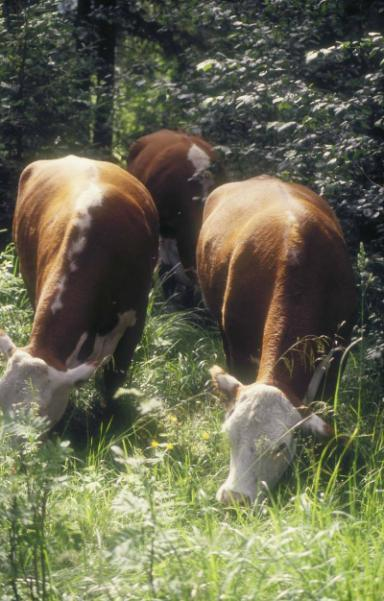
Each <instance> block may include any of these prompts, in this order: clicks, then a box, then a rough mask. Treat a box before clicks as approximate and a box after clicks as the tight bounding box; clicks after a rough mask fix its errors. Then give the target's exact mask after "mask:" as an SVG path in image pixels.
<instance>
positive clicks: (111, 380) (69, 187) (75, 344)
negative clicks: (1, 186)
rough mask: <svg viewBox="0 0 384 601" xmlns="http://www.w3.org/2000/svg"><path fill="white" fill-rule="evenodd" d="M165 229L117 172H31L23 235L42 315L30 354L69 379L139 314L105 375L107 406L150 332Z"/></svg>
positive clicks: (145, 196) (19, 217) (19, 225)
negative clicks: (127, 318) (124, 320)
mask: <svg viewBox="0 0 384 601" xmlns="http://www.w3.org/2000/svg"><path fill="white" fill-rule="evenodd" d="M92 203H94V205H93V206H92ZM157 221H158V217H157V211H156V208H155V206H154V203H153V201H152V199H151V197H150V195H149V193H148V191H147V190H146V189H145V188H144V186H143V185H142V184H141V183H140V182H139V181H137V180H136V179H135V178H134V177H133V176H132V175H130V174H128V173H127V172H125V171H124V170H123V169H120V168H119V167H117V166H116V165H113V164H111V163H107V162H102V161H93V160H89V159H85V158H79V157H75V156H68V157H65V158H62V159H56V160H47V161H37V162H35V163H32V164H31V165H29V166H28V167H27V168H26V169H25V170H24V171H23V173H22V175H21V178H20V183H19V192H18V198H17V203H16V209H15V215H14V223H13V235H14V240H15V244H16V249H17V252H18V256H19V259H20V270H21V273H22V275H23V278H24V281H25V284H26V286H27V289H28V292H29V295H30V298H31V301H32V303H33V305H34V307H35V316H34V321H33V327H32V334H31V338H30V343H29V345H28V347H27V348H26V350H27V351H28V352H29V353H30V354H31V355H32V356H33V357H39V358H42V359H44V360H45V361H46V362H47V363H48V365H50V366H52V367H55V368H56V369H59V370H65V369H67V368H70V367H72V366H73V365H76V364H78V363H80V362H84V361H86V360H87V358H88V357H89V356H91V355H92V352H93V351H94V345H95V340H96V336H106V335H108V333H109V332H111V330H112V329H113V328H114V327H115V326H116V324H117V322H118V316H119V314H123V313H124V312H126V311H130V310H133V311H134V312H135V316H136V317H135V320H136V321H135V323H134V324H132V326H130V327H128V328H126V330H125V333H123V335H122V338H121V339H120V342H119V344H118V345H117V348H116V350H115V352H114V359H115V361H114V363H112V365H109V366H107V368H106V372H105V384H106V395H107V397H108V396H111V395H112V394H113V393H114V392H115V390H116V388H117V386H119V385H120V383H121V380H122V378H123V377H124V372H125V370H126V368H127V366H128V364H129V362H130V359H131V357H132V354H133V351H134V348H135V345H136V344H137V342H138V340H139V338H140V336H141V333H142V329H143V325H144V319H145V313H146V306H147V298H148V292H149V289H150V285H151V275H152V271H153V268H154V266H155V264H156V261H157V249H158V223H157ZM85 334H86V336H85V340H84V343H83V344H79V340H80V338H81V336H82V335H85Z"/></svg>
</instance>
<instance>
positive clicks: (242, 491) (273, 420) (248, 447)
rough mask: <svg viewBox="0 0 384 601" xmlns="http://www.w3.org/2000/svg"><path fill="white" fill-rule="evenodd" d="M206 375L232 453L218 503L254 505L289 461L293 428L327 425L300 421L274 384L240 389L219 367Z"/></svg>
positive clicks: (312, 420)
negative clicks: (221, 400)
mask: <svg viewBox="0 0 384 601" xmlns="http://www.w3.org/2000/svg"><path fill="white" fill-rule="evenodd" d="M210 371H211V376H212V378H213V380H214V382H215V384H216V386H217V387H218V389H219V390H220V391H221V392H222V393H223V395H224V397H225V399H226V408H227V414H226V418H225V422H224V427H223V430H224V431H225V432H226V433H227V434H228V437H229V441H230V449H231V457H230V467H229V475H228V478H227V480H226V481H225V482H224V484H223V485H222V486H221V487H220V489H219V491H218V493H217V499H218V501H220V502H222V503H224V504H231V503H233V502H241V503H244V502H247V503H249V502H251V503H253V502H254V501H255V500H260V499H261V498H262V497H263V496H265V493H266V492H267V491H268V490H270V489H272V488H273V487H274V485H275V484H276V483H277V482H278V481H279V479H280V478H281V476H282V475H283V473H284V472H285V470H286V469H287V467H288V466H289V464H290V463H291V461H292V459H293V457H294V455H295V439H294V432H295V428H296V427H297V426H299V425H301V424H303V425H304V424H305V426H306V427H308V428H309V429H312V430H318V433H319V432H320V431H321V429H322V428H323V426H324V428H326V427H327V426H326V424H325V423H324V422H323V421H322V420H321V418H319V417H318V416H310V417H309V418H307V419H306V420H303V418H302V416H301V415H300V413H299V412H298V410H297V409H296V408H295V407H294V406H293V405H292V403H291V402H290V401H289V400H288V398H287V397H286V396H285V395H284V394H283V393H282V392H281V391H280V390H279V389H278V388H276V387H275V386H269V385H266V384H257V383H255V384H250V385H248V386H243V385H242V384H241V383H240V382H239V381H238V380H237V379H236V378H234V377H233V376H230V375H229V374H227V373H225V372H224V371H223V370H222V369H220V368H219V367H217V366H215V367H213V368H212V369H211V370H210ZM328 431H329V428H328V429H327V433H328ZM325 433H326V432H325V429H324V434H325Z"/></svg>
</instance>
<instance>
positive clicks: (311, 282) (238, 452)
mask: <svg viewBox="0 0 384 601" xmlns="http://www.w3.org/2000/svg"><path fill="white" fill-rule="evenodd" d="M197 269H198V276H199V280H200V285H201V289H202V293H203V296H204V298H205V300H206V303H207V305H208V307H209V308H210V310H211V312H212V313H213V315H214V317H215V318H216V320H217V321H218V323H219V326H220V328H221V332H222V336H223V341H224V347H225V353H226V358H227V363H228V368H229V371H230V374H231V375H229V374H226V373H225V372H224V371H223V370H221V369H220V368H218V367H214V368H213V369H212V370H211V375H212V377H213V380H214V382H215V384H216V386H217V387H218V388H219V389H220V390H221V391H222V392H223V393H224V395H225V397H226V400H227V409H228V413H227V416H226V420H225V426H224V429H225V430H226V431H227V432H228V434H229V438H230V443H231V461H230V471H229V476H228V478H227V480H226V482H225V484H224V485H223V486H222V487H221V488H220V490H219V492H218V499H219V500H220V501H222V502H224V503H226V502H230V501H231V500H234V499H239V500H241V499H245V498H247V499H250V500H251V501H254V500H255V499H256V498H257V497H258V496H259V494H260V493H261V494H262V489H263V487H264V488H265V486H266V487H268V488H270V487H272V486H273V485H274V483H275V482H277V481H278V479H279V478H280V476H281V475H282V473H283V471H284V470H285V468H286V467H287V465H288V464H289V463H290V462H291V460H292V458H293V455H294V437H293V430H294V429H295V427H298V426H299V425H301V424H302V425H305V426H306V427H307V428H308V429H310V430H312V431H314V432H316V433H317V434H318V435H320V436H329V435H331V434H332V429H331V428H330V426H328V425H327V424H326V423H325V422H324V421H323V420H322V419H321V418H320V417H319V416H316V415H313V414H311V413H310V412H309V409H308V408H307V409H306V408H305V407H304V405H303V402H304V401H306V402H310V401H312V400H314V396H315V394H316V392H317V390H318V388H319V380H320V379H321V372H322V370H323V369H324V368H325V366H326V364H328V367H329V369H328V373H327V378H326V380H327V382H326V384H327V386H325V389H326V390H325V395H327V394H329V393H330V392H331V391H332V388H333V386H334V384H335V377H336V376H337V368H338V363H339V361H340V352H339V353H338V352H336V349H335V347H334V345H335V341H336V340H337V339H339V340H342V339H344V342H345V341H346V340H348V337H349V334H350V329H351V320H352V318H353V314H354V310H355V299H356V295H355V287H354V281H353V273H352V267H351V263H350V260H349V258H348V254H347V250H346V247H345V243H344V239H343V234H342V231H341V228H340V225H339V223H338V221H337V219H336V217H335V215H334V214H333V212H332V210H331V208H330V207H329V205H328V204H327V203H326V201H325V200H324V199H323V198H321V197H320V196H317V194H315V193H314V192H312V191H311V190H309V189H308V188H305V187H304V186H301V185H295V184H288V183H284V182H282V181H280V180H279V179H277V178H274V177H269V176H260V177H255V178H253V179H249V180H247V181H243V182H235V183H230V184H226V185H224V186H221V187H219V188H217V189H216V190H214V192H213V193H212V194H211V195H210V196H209V198H208V199H207V202H206V206H205V209H204V216H203V226H202V229H201V233H200V238H199V242H198V249H197ZM332 347H333V348H334V350H333V360H332V361H331V358H332V353H331V354H329V355H328V356H327V353H328V351H329V350H330V349H331V348H332ZM322 349H323V350H322ZM324 349H326V350H325V351H324ZM321 355H323V357H324V356H326V357H327V358H326V359H323V361H322V362H321V363H320V366H318V365H319V360H320V359H319V358H320V357H321ZM316 366H318V367H316ZM315 368H316V369H315ZM313 374H315V375H313ZM319 376H320V377H319Z"/></svg>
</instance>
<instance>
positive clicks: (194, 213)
mask: <svg viewBox="0 0 384 601" xmlns="http://www.w3.org/2000/svg"><path fill="white" fill-rule="evenodd" d="M193 145H196V146H197V147H198V148H199V149H200V150H201V151H203V152H204V153H205V155H207V157H208V159H209V161H210V163H211V164H212V163H214V162H217V157H216V154H215V152H214V151H213V149H212V147H211V146H210V144H208V143H207V142H206V141H205V140H203V139H202V138H200V137H199V136H194V135H189V134H186V133H184V132H181V131H171V130H168V129H162V130H160V131H158V132H155V133H152V134H149V135H147V136H143V137H142V138H139V139H138V140H137V141H136V142H135V144H134V145H133V146H132V148H131V150H130V154H129V157H128V167H127V168H128V170H129V171H130V172H131V173H132V174H133V175H135V176H136V177H137V178H138V179H139V180H140V181H141V182H142V183H143V184H145V186H146V187H147V188H148V190H149V191H150V193H151V194H152V197H153V199H154V201H155V203H156V206H157V209H158V211H159V217H160V233H161V236H162V237H163V238H172V239H174V240H176V242H177V248H178V252H179V256H180V260H181V263H182V265H183V267H184V269H185V270H186V271H187V273H188V275H189V277H190V278H191V279H192V281H194V279H195V276H194V269H195V253H196V241H197V236H198V233H199V231H200V227H201V219H202V212H203V202H204V200H205V197H206V196H207V193H208V192H209V190H210V189H212V188H213V185H214V179H213V177H212V175H211V173H210V167H209V171H207V169H203V170H202V171H201V172H200V173H198V174H197V175H196V176H195V173H196V166H195V165H194V163H193V162H192V161H191V160H190V159H189V158H188V152H189V151H190V149H191V147H192V146H193Z"/></svg>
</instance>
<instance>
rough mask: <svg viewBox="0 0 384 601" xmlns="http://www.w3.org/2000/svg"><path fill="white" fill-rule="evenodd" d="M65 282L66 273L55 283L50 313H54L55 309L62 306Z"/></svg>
mask: <svg viewBox="0 0 384 601" xmlns="http://www.w3.org/2000/svg"><path fill="white" fill-rule="evenodd" d="M66 283H67V276H66V275H63V276H61V278H60V279H59V281H58V283H57V285H56V296H55V298H54V300H53V303H52V305H51V311H52V313H56V311H59V310H60V309H62V308H63V294H64V291H65V286H66Z"/></svg>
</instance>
